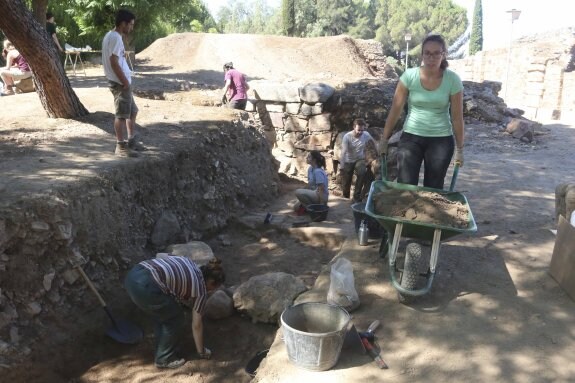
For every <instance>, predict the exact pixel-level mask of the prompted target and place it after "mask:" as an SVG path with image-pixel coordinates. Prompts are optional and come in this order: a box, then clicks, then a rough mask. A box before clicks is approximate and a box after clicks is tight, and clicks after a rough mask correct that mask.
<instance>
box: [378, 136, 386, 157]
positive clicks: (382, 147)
mask: <svg viewBox="0 0 575 383" xmlns="http://www.w3.org/2000/svg"><path fill="white" fill-rule="evenodd" d="M386 154H387V140H386V139H385V138H382V139H381V141H380V142H379V155H381V156H383V155H386Z"/></svg>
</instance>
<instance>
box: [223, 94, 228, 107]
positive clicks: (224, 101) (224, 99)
mask: <svg viewBox="0 0 575 383" xmlns="http://www.w3.org/2000/svg"><path fill="white" fill-rule="evenodd" d="M227 102H228V99H227V97H226V95H225V94H224V95H223V96H222V104H224V105H225V104H226V103H227Z"/></svg>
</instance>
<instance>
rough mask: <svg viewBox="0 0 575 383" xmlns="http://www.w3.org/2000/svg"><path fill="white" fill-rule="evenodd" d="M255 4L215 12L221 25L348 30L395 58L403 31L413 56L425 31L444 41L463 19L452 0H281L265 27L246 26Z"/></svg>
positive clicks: (230, 28)
mask: <svg viewBox="0 0 575 383" xmlns="http://www.w3.org/2000/svg"><path fill="white" fill-rule="evenodd" d="M292 4H293V8H291V6H292ZM260 6H261V5H259V4H255V5H250V6H248V7H247V8H244V13H243V16H242V17H238V16H237V8H238V7H239V5H237V2H236V3H234V5H233V6H231V8H225V11H224V14H223V16H224V17H222V14H220V17H219V26H220V30H222V31H224V32H227V33H282V34H287V35H290V36H297V37H316V36H335V35H340V34H348V35H350V36H352V37H356V38H363V39H371V38H375V39H377V40H378V41H380V42H381V43H382V44H383V47H384V51H385V53H386V54H388V55H391V56H395V57H399V51H401V50H402V49H404V48H405V34H406V33H408V32H409V33H411V35H412V39H411V42H410V47H411V48H412V49H411V50H410V53H409V54H410V57H414V56H419V55H420V51H421V46H420V44H421V41H423V39H424V38H425V36H426V35H427V34H429V33H439V34H442V35H443V36H444V37H445V39H446V41H447V43H448V44H449V43H452V42H454V41H455V40H456V39H457V38H458V37H459V36H460V35H461V34H462V33H463V32H464V31H465V29H466V27H467V24H468V21H467V14H466V11H465V9H463V8H462V7H459V6H457V5H455V4H453V2H452V1H451V0H283V1H282V7H281V8H280V9H276V10H271V11H270V12H269V15H270V16H269V17H268V20H269V21H268V23H267V24H266V25H267V29H257V28H253V26H252V25H251V18H252V17H253V16H252V15H253V13H254V11H249V10H248V9H257V8H259V7H260ZM263 6H264V7H265V5H263ZM292 9H293V22H294V24H293V32H292V30H291V20H292V19H291V11H292ZM288 10H289V11H290V12H288ZM234 15H236V16H234ZM274 16H275V18H274ZM286 17H287V19H286ZM278 19H279V20H280V22H279V23H278V22H277V20H278ZM286 20H287V21H286ZM288 25H289V28H290V29H289V30H288V29H287V27H286V26H288Z"/></svg>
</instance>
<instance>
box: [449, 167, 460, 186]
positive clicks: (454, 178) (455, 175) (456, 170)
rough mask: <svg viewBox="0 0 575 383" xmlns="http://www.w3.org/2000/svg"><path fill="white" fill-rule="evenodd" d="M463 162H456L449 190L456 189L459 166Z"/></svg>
mask: <svg viewBox="0 0 575 383" xmlns="http://www.w3.org/2000/svg"><path fill="white" fill-rule="evenodd" d="M460 166H461V164H460V163H459V162H456V163H455V166H454V167H453V176H452V177H451V184H450V185H449V191H453V190H455V182H457V175H458V174H459V167H460Z"/></svg>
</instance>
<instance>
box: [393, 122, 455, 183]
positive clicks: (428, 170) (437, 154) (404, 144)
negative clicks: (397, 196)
mask: <svg viewBox="0 0 575 383" xmlns="http://www.w3.org/2000/svg"><path fill="white" fill-rule="evenodd" d="M454 149H455V142H454V139H453V136H447V137H422V136H417V135H415V134H410V133H405V132H403V133H402V135H401V139H400V140H399V144H398V147H397V163H398V177H397V181H398V182H400V183H404V184H411V185H417V184H418V182H419V169H420V168H421V163H422V162H423V163H424V175H423V186H426V187H430V188H435V189H443V182H444V180H445V175H446V173H447V169H448V168H449V164H450V163H451V157H452V156H453V151H454Z"/></svg>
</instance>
